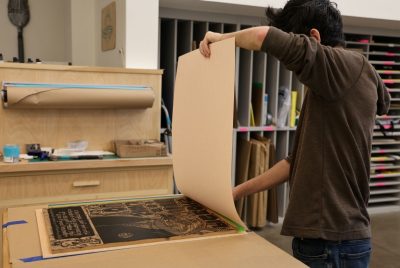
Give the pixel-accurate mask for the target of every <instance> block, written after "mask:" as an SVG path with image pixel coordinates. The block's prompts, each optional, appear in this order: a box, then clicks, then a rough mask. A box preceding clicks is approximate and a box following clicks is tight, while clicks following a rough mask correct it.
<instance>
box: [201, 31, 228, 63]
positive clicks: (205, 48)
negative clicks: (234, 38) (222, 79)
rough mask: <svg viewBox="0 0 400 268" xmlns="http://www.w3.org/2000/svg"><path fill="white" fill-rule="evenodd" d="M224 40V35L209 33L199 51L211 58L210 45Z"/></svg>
mask: <svg viewBox="0 0 400 268" xmlns="http://www.w3.org/2000/svg"><path fill="white" fill-rule="evenodd" d="M220 40H222V34H220V33H214V32H210V31H209V32H207V33H206V35H205V36H204V39H203V40H202V41H201V42H200V46H199V51H200V53H201V54H202V55H203V56H204V57H207V58H209V57H210V56H211V50H210V44H211V43H214V42H217V41H220Z"/></svg>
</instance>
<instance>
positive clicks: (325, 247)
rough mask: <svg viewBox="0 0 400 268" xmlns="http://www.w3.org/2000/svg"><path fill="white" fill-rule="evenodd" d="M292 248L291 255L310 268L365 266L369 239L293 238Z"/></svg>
mask: <svg viewBox="0 0 400 268" xmlns="http://www.w3.org/2000/svg"><path fill="white" fill-rule="evenodd" d="M292 249H293V256H294V257H295V258H296V259H298V260H299V261H301V262H303V263H304V264H306V265H308V266H309V267H311V268H339V267H340V268H346V267H348V268H367V267H368V265H369V259H370V255H371V241H370V239H360V240H345V241H328V240H323V239H306V238H304V239H301V238H294V239H293V242H292Z"/></svg>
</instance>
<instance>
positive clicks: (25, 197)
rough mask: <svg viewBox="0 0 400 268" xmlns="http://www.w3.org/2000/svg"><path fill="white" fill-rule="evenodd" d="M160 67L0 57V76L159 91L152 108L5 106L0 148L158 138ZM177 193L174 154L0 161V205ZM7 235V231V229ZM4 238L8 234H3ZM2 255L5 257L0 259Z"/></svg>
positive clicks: (0, 111) (103, 145)
mask: <svg viewBox="0 0 400 268" xmlns="http://www.w3.org/2000/svg"><path fill="white" fill-rule="evenodd" d="M161 76H162V71H161V70H133V69H122V68H98V67H76V66H56V65H44V64H43V65H41V64H13V63H4V64H0V81H1V82H24V83H62V84H91V85H93V84H95V85H143V86H146V87H150V88H151V89H152V90H153V91H154V96H155V100H154V103H153V106H152V107H151V108H147V109H12V108H4V107H3V106H2V105H1V107H0V118H1V120H0V148H2V147H3V146H4V145H5V144H18V145H19V146H20V148H21V152H22V153H24V151H25V149H24V148H25V144H30V143H39V144H40V145H41V146H46V147H53V148H63V147H64V148H65V147H66V145H67V143H68V142H70V141H75V140H85V141H87V142H88V150H104V151H112V150H113V141H114V140H124V139H159V137H160V117H161ZM172 193H173V177H172V158H171V157H170V156H167V157H154V158H135V159H133V158H129V159H125V158H124V159H118V158H117V159H104V160H71V161H43V162H27V161H21V162H19V163H15V164H8V163H3V162H1V163H0V213H1V214H2V211H3V210H4V209H5V208H7V207H15V206H24V205H32V204H41V203H62V202H70V201H76V200H93V199H99V198H102V199H104V198H123V197H132V196H145V195H147V196H148V195H166V194H172ZM0 236H1V234H0ZM0 239H1V237H0ZM0 263H1V262H0Z"/></svg>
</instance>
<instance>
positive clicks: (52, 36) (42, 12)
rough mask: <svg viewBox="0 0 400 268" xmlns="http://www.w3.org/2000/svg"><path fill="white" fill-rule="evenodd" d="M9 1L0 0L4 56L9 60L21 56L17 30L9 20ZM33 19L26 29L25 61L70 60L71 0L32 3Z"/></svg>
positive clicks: (0, 51)
mask: <svg viewBox="0 0 400 268" xmlns="http://www.w3.org/2000/svg"><path fill="white" fill-rule="evenodd" d="M7 4H8V0H0V13H1V14H0V53H3V56H4V58H5V59H6V60H11V59H12V57H13V56H18V45H17V44H18V42H17V28H16V27H15V26H13V25H12V24H11V22H10V21H9V19H8V10H7ZM29 6H30V14H31V19H30V22H29V24H28V25H27V26H26V27H25V28H24V44H25V59H27V58H28V57H30V58H33V59H35V58H40V59H42V60H44V61H62V62H67V61H69V60H70V58H69V56H70V52H69V46H68V42H69V41H68V37H69V34H70V32H71V31H70V29H69V28H70V24H69V23H67V21H69V18H68V16H69V12H68V10H69V0H57V1H54V0H33V1H32V0H31V1H29Z"/></svg>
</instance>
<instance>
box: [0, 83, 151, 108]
mask: <svg viewBox="0 0 400 268" xmlns="http://www.w3.org/2000/svg"><path fill="white" fill-rule="evenodd" d="M154 98H155V96H154V92H153V90H152V89H151V88H149V87H144V86H125V85H109V86H106V85H83V84H82V85H75V84H32V83H29V84H23V83H5V84H4V91H3V105H4V107H7V108H25V109H26V108H29V109H32V108H34V109H111V108H113V109H118V108H121V109H122V108H135V109H144V108H150V107H152V106H153V102H154Z"/></svg>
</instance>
